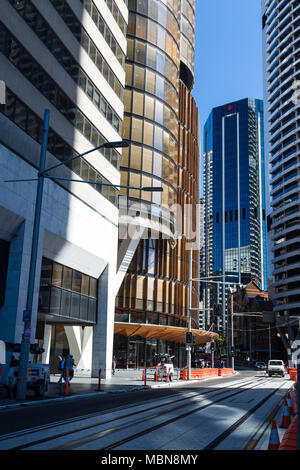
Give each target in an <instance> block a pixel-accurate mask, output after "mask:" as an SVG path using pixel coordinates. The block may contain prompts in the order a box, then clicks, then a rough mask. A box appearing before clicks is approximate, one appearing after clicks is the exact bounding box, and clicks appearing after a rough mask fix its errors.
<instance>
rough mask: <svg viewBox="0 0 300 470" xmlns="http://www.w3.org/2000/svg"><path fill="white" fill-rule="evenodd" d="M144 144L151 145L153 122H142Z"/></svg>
mask: <svg viewBox="0 0 300 470" xmlns="http://www.w3.org/2000/svg"><path fill="white" fill-rule="evenodd" d="M144 144H145V145H149V146H150V147H153V124H151V123H149V122H146V121H145V123H144Z"/></svg>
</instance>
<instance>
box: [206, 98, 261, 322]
mask: <svg viewBox="0 0 300 470" xmlns="http://www.w3.org/2000/svg"><path fill="white" fill-rule="evenodd" d="M263 130H264V119H263V102H262V101H261V100H257V99H250V98H247V99H243V100H240V101H236V102H234V103H229V104H226V105H223V106H219V107H217V108H214V109H213V110H212V112H211V114H210V116H209V118H208V120H207V122H206V124H205V127H204V140H203V146H204V156H203V157H204V160H203V163H204V198H205V229H204V230H205V269H204V271H205V272H204V273H205V277H211V276H218V278H215V281H216V280H219V281H226V282H232V283H233V286H234V283H243V284H245V283H248V282H250V279H251V277H254V278H256V279H257V280H258V281H259V283H260V286H261V287H262V288H263V289H265V288H266V285H267V259H266V217H265V160H264V143H263ZM215 286H216V288H215V289H211V290H210V294H209V286H208V285H207V283H206V286H204V291H205V294H206V295H205V299H206V300H205V303H206V307H205V308H206V309H208V308H212V306H213V304H222V305H223V315H222V323H221V325H219V326H222V327H223V328H225V321H226V320H225V298H226V288H225V287H224V285H222V284H215ZM206 326H207V325H206Z"/></svg>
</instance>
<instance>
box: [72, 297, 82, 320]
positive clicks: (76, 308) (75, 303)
mask: <svg viewBox="0 0 300 470" xmlns="http://www.w3.org/2000/svg"><path fill="white" fill-rule="evenodd" d="M79 315H80V295H79V294H75V293H74V292H72V297H71V315H70V316H71V317H73V318H79Z"/></svg>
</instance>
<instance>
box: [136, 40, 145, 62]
mask: <svg viewBox="0 0 300 470" xmlns="http://www.w3.org/2000/svg"><path fill="white" fill-rule="evenodd" d="M135 60H136V61H137V62H139V63H140V64H146V44H144V43H142V42H140V41H136V42H135Z"/></svg>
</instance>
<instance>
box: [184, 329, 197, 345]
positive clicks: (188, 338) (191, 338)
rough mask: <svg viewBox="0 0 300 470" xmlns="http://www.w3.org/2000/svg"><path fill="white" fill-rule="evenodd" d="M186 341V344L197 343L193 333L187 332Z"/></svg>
mask: <svg viewBox="0 0 300 470" xmlns="http://www.w3.org/2000/svg"><path fill="white" fill-rule="evenodd" d="M185 341H186V344H194V343H196V336H195V335H194V334H193V333H192V332H191V331H187V332H186V339H185Z"/></svg>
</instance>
